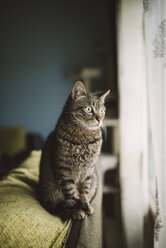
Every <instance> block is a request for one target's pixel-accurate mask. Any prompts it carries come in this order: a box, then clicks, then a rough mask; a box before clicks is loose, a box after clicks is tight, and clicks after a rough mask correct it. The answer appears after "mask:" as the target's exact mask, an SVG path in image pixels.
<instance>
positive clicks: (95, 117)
mask: <svg viewBox="0 0 166 248" xmlns="http://www.w3.org/2000/svg"><path fill="white" fill-rule="evenodd" d="M109 93H110V90H108V91H107V92H105V93H103V94H100V95H99V94H95V93H90V92H88V91H86V89H85V87H84V85H83V83H82V82H80V81H78V82H76V83H75V85H74V87H73V89H72V92H71V95H70V103H69V105H70V106H68V107H69V108H68V109H70V114H71V116H72V119H73V121H74V122H75V123H77V124H79V125H81V126H83V127H85V128H87V129H89V130H96V129H98V128H99V127H101V125H102V121H103V119H104V117H105V110H106V108H105V105H104V103H105V98H106V96H108V95H109Z"/></svg>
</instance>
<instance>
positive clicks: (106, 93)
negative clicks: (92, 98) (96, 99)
mask: <svg viewBox="0 0 166 248" xmlns="http://www.w3.org/2000/svg"><path fill="white" fill-rule="evenodd" d="M109 93H110V90H108V91H106V92H105V93H104V94H103V95H102V96H100V101H101V102H102V103H104V102H105V99H106V97H107V96H108V95H109Z"/></svg>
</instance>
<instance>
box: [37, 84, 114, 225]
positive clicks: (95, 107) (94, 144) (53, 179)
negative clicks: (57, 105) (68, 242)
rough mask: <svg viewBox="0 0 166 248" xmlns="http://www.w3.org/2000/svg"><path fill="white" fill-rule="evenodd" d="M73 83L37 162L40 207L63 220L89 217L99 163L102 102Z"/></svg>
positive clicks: (79, 85)
mask: <svg viewBox="0 0 166 248" xmlns="http://www.w3.org/2000/svg"><path fill="white" fill-rule="evenodd" d="M108 94H109V91H107V92H106V93H104V94H102V95H100V96H99V95H97V94H94V93H90V92H87V91H86V89H85V87H84V85H83V83H82V82H80V81H78V82H76V83H75V85H74V87H73V89H72V92H71V94H70V95H69V98H68V100H67V102H66V104H65V106H64V109H63V111H62V114H61V116H60V118H59V120H58V122H57V125H56V128H55V130H54V131H53V132H52V133H51V134H50V135H49V136H48V138H47V140H46V142H45V144H44V147H43V151H42V157H41V161H40V177H39V195H40V199H39V200H40V202H41V205H42V206H43V207H44V208H45V209H46V210H47V211H48V212H50V213H52V214H58V215H60V216H61V217H62V218H63V219H67V218H70V217H71V218H73V219H78V220H80V219H83V218H84V217H85V214H88V215H90V214H92V213H93V211H94V210H93V207H92V206H91V204H90V202H91V201H92V199H93V197H94V196H95V193H96V190H97V175H96V169H95V164H96V161H97V159H98V156H99V153H100V149H101V144H102V134H101V125H102V120H103V119H104V116H105V106H104V102H105V98H106V96H107V95H108Z"/></svg>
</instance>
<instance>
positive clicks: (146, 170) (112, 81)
mask: <svg viewBox="0 0 166 248" xmlns="http://www.w3.org/2000/svg"><path fill="white" fill-rule="evenodd" d="M0 34H1V39H0V176H1V175H4V174H5V173H6V171H5V170H4V168H5V167H3V166H2V165H3V163H4V162H3V161H5V165H6V164H8V167H9V168H13V167H16V166H18V164H19V163H20V162H21V161H22V160H23V159H24V158H25V157H27V156H28V154H29V152H30V151H31V150H33V149H41V147H42V144H43V141H44V139H45V138H46V137H47V135H48V134H49V133H50V131H52V130H53V129H54V127H55V125H56V122H57V120H58V117H59V115H60V113H61V111H62V108H63V106H64V103H65V101H66V99H67V97H68V95H69V93H70V92H71V89H72V86H73V84H74V82H75V81H76V80H81V81H83V82H84V84H85V86H86V88H87V89H88V90H91V91H101V90H107V89H111V95H112V96H113V97H114V100H115V99H116V101H115V102H116V103H115V102H114V103H112V102H110V103H108V111H107V115H106V120H105V122H104V125H105V127H106V130H107V139H105V141H104V144H103V148H102V154H101V156H100V159H99V162H100V164H101V167H102V176H103V208H102V220H103V226H102V227H103V247H104V248H110V247H113V248H122V247H124V248H133V247H134V248H137V247H138V248H152V247H155V248H164V247H165V243H166V228H165V226H166V204H165V203H166V193H165V188H166V185H165V177H166V169H165V168H166V166H165V165H166V163H165V161H166V132H165V124H166V101H165V99H166V84H165V82H166V70H165V68H166V1H164V0H160V1H155V0H142V1H140V0H135V1H132V0H117V1H115V0H112V1H111V0H110V1H109V0H103V1H99V0H96V1H88V0H84V1H76V0H71V1H64V0H61V1H37V0H36V1H31V0H30V1H18V0H16V1H10V0H6V1H1V4H0ZM16 141H18V142H16ZM20 151H21V157H20V155H19V156H17V154H20ZM2 162H3V163H2ZM3 170H4V171H3Z"/></svg>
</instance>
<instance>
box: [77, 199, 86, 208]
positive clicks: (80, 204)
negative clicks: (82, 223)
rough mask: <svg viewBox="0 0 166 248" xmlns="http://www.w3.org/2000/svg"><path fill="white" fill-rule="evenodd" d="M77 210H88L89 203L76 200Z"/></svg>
mask: <svg viewBox="0 0 166 248" xmlns="http://www.w3.org/2000/svg"><path fill="white" fill-rule="evenodd" d="M76 204H77V208H78V209H82V210H84V211H87V210H88V203H87V202H86V201H84V200H82V199H78V200H76Z"/></svg>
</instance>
